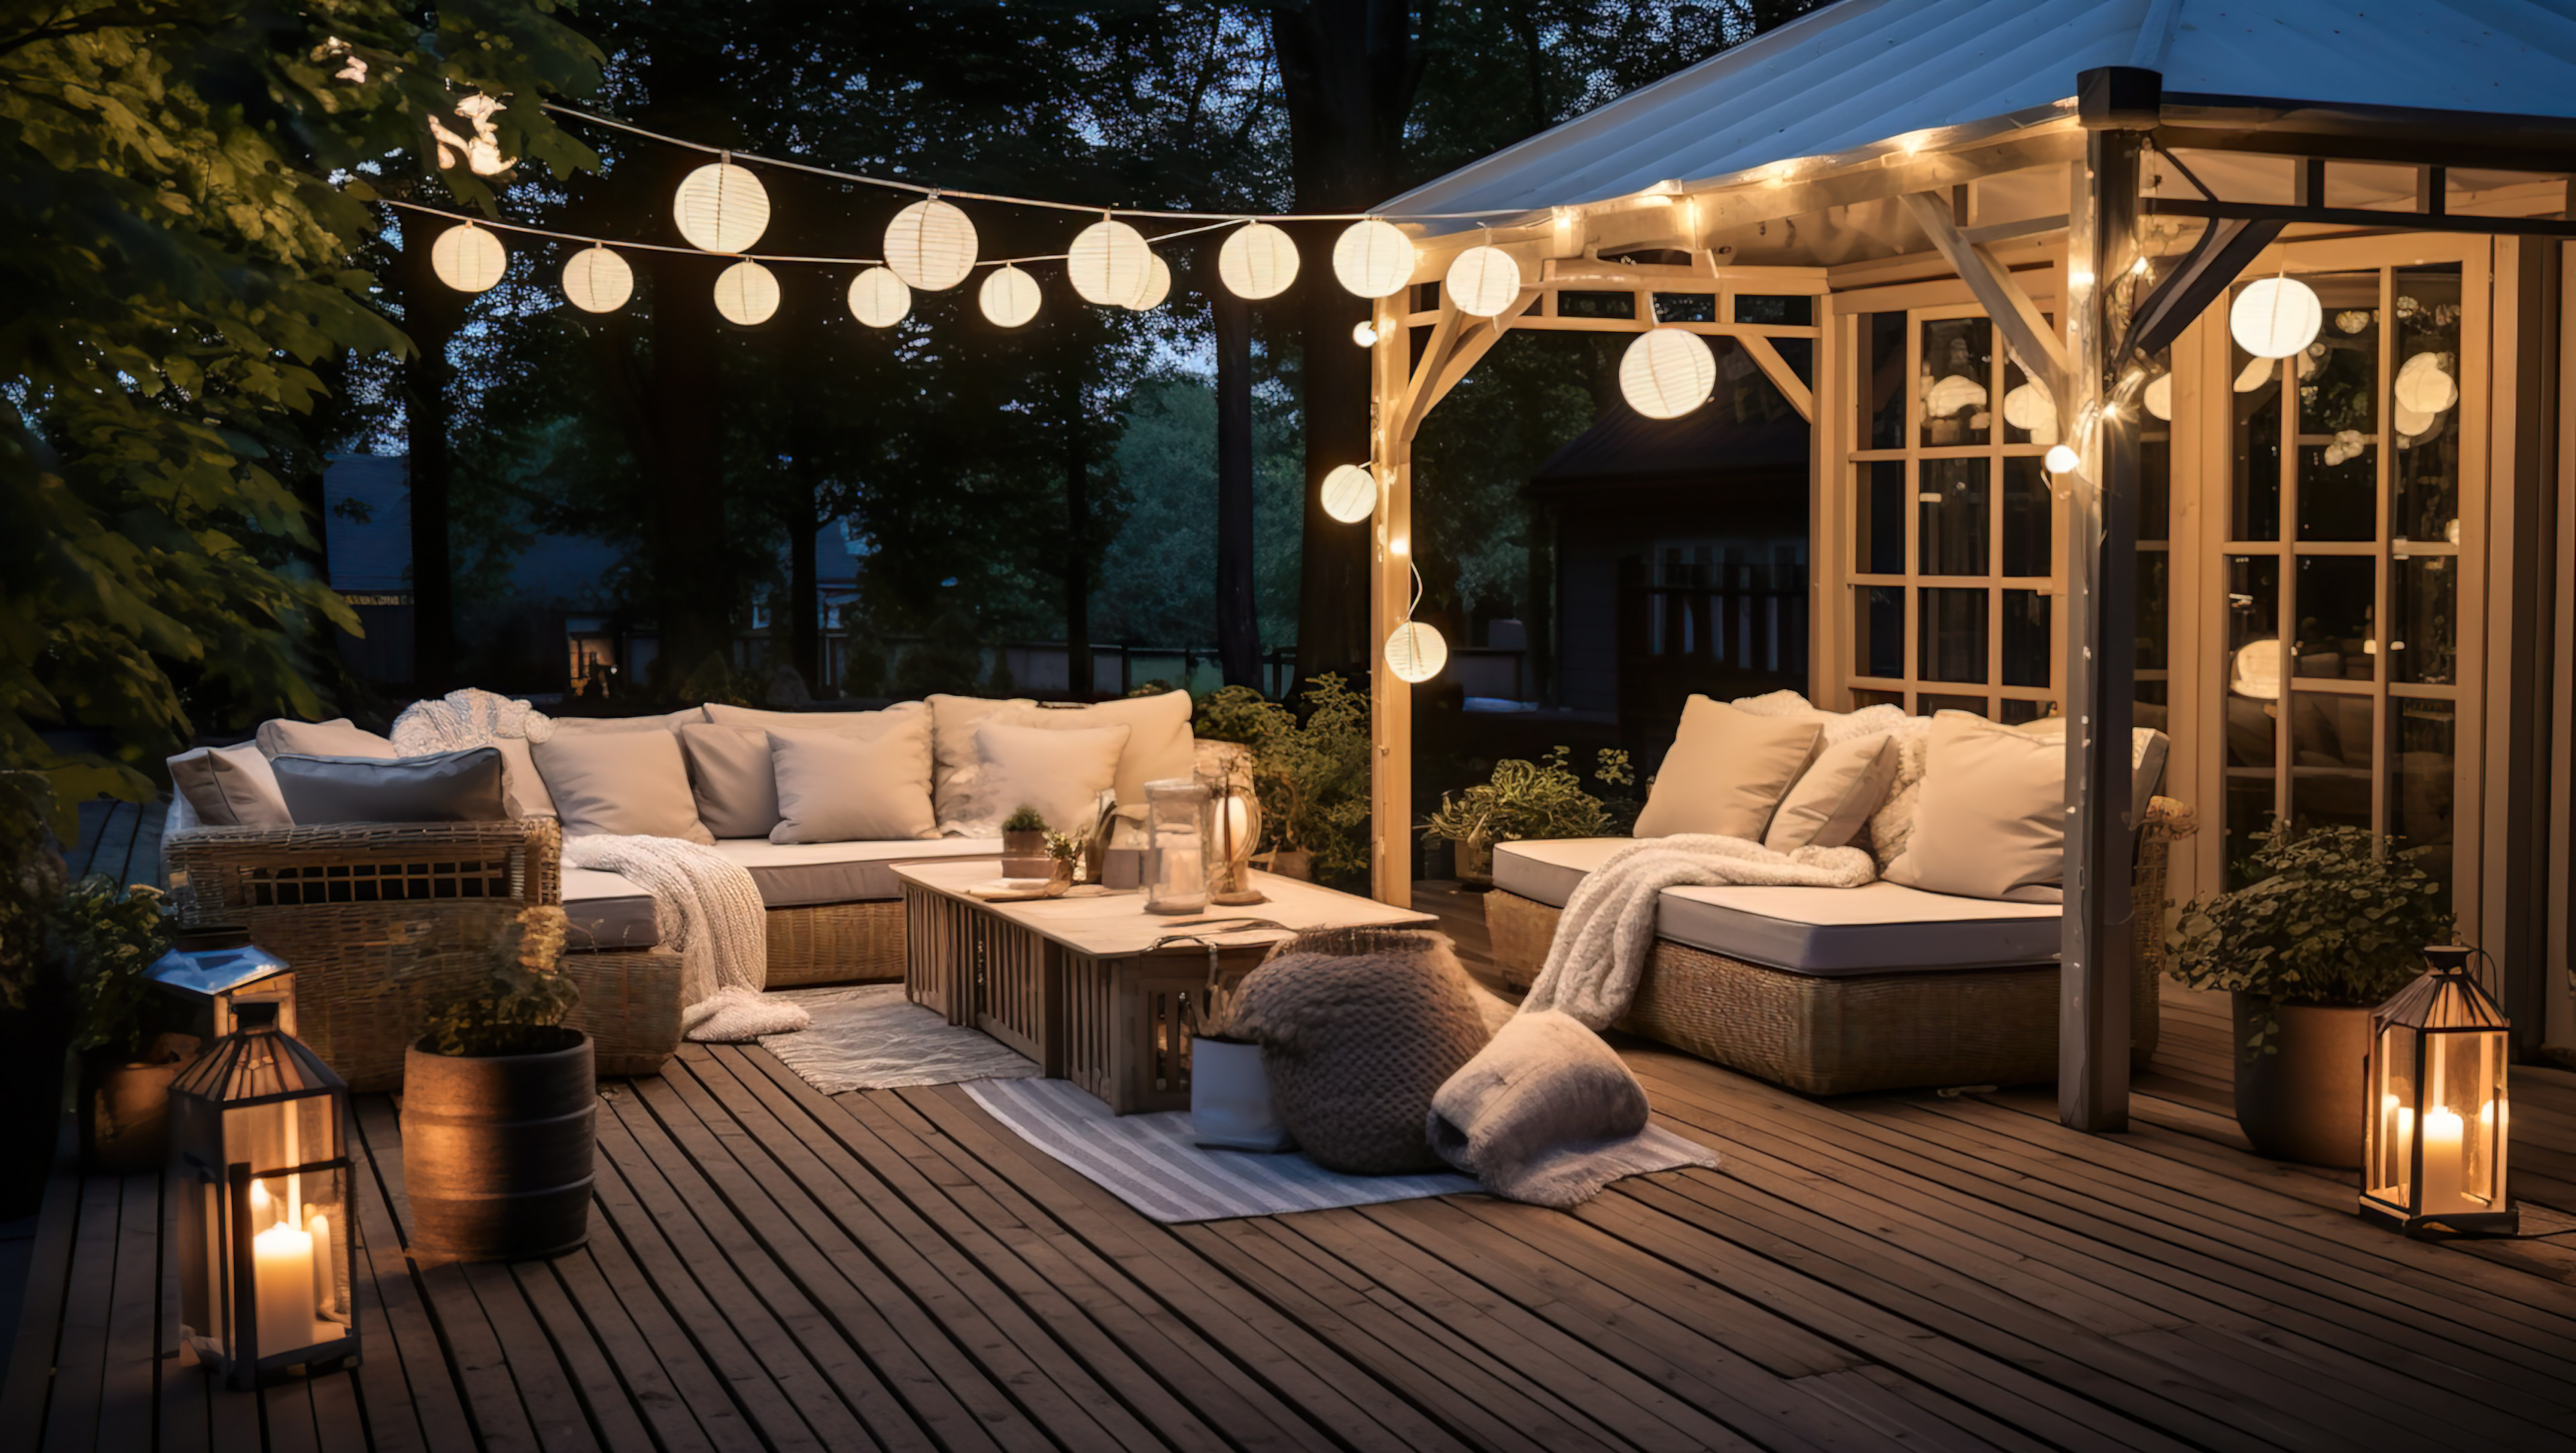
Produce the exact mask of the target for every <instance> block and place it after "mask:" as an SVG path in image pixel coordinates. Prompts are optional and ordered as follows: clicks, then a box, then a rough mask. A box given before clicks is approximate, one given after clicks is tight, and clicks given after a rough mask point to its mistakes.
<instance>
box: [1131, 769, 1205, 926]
mask: <svg viewBox="0 0 2576 1453" xmlns="http://www.w3.org/2000/svg"><path fill="white" fill-rule="evenodd" d="M1210 806H1211V804H1210V801H1209V798H1208V790H1207V789H1206V788H1205V787H1202V786H1200V785H1199V784H1198V783H1196V782H1193V781H1191V780H1190V779H1188V778H1186V777H1175V778H1172V779H1170V780H1169V781H1164V782H1148V783H1146V784H1145V833H1146V838H1145V911H1146V912H1147V913H1198V912H1202V911H1204V910H1205V909H1206V908H1207V905H1208V843H1209V840H1210V839H1211V838H1212V837H1214V836H1215V834H1214V832H1213V831H1212V830H1211V829H1212V828H1213V826H1214V824H1213V822H1212V821H1211V817H1210Z"/></svg>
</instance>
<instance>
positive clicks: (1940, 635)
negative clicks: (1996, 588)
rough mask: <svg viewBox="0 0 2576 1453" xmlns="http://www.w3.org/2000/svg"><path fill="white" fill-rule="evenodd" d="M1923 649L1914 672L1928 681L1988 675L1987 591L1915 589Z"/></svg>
mask: <svg viewBox="0 0 2576 1453" xmlns="http://www.w3.org/2000/svg"><path fill="white" fill-rule="evenodd" d="M1915 594H1916V596H1917V597H1918V600H1917V604H1916V608H1917V610H1918V612H1919V617H1918V621H1917V624H1916V627H1915V629H1916V631H1917V632H1918V633H1919V634H1918V636H1917V641H1918V644H1919V645H1920V646H1921V650H1920V651H1918V652H1917V653H1916V654H1917V656H1918V657H1919V666H1918V669H1917V670H1916V672H1915V674H1916V675H1917V676H1919V677H1921V678H1922V679H1923V680H1925V681H1974V682H1976V683H1978V684H1979V685H1983V684H1984V683H1985V679H1986V592H1985V591H1983V590H1960V589H1955V588H1950V589H1927V590H1920V591H1917V592H1915Z"/></svg>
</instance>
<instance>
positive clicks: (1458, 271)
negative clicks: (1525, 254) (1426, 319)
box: [1442, 243, 1521, 318]
mask: <svg viewBox="0 0 2576 1453" xmlns="http://www.w3.org/2000/svg"><path fill="white" fill-rule="evenodd" d="M1442 285H1443V286H1444V287H1446V288H1447V289H1448V290H1449V297H1450V299H1451V300H1452V301H1454V302H1455V303H1457V305H1458V311H1460V312H1462V313H1467V314H1471V315H1473V316H1475V317H1478V318H1491V317H1494V316H1496V315H1498V314H1500V313H1501V312H1502V311H1503V310H1504V309H1505V308H1508V307H1510V306H1511V305H1512V300H1513V299H1514V298H1517V297H1519V296H1520V295H1521V265H1520V264H1519V263H1518V262H1515V261H1513V260H1512V255H1511V254H1510V253H1508V252H1505V251H1503V250H1502V249H1501V248H1499V247H1496V246H1494V245H1492V244H1491V243H1486V244H1483V245H1481V246H1477V247H1470V248H1468V249H1467V250H1466V251H1464V252H1462V253H1459V254H1458V258H1457V260H1456V261H1454V262H1452V263H1450V264H1449V273H1448V276H1447V277H1446V278H1444V279H1442Z"/></svg>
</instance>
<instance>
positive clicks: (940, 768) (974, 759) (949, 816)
mask: <svg viewBox="0 0 2576 1453" xmlns="http://www.w3.org/2000/svg"><path fill="white" fill-rule="evenodd" d="M922 704H923V705H925V706H927V707H929V708H930V756H931V762H930V771H931V781H930V798H931V803H932V805H933V806H934V807H935V808H936V809H937V810H938V813H939V826H940V829H941V830H942V831H946V832H954V831H958V830H960V829H962V828H964V827H967V826H970V825H972V824H973V823H974V821H975V819H976V818H977V817H979V816H980V815H982V814H980V813H979V811H978V807H979V804H978V803H977V801H976V793H975V790H974V789H975V779H976V777H977V775H978V770H979V764H980V763H981V762H982V761H983V757H982V756H981V755H980V754H979V753H978V752H977V751H976V749H975V729H976V728H977V727H980V726H982V725H983V724H984V719H985V718H986V717H988V716H991V715H992V714H993V713H995V712H997V711H1005V710H1008V709H1010V708H1012V707H1020V706H1035V705H1037V703H1036V702H1035V701H1032V700H1030V699H1029V698H1028V697H1025V696H1017V697H1011V698H1008V699H1005V700H998V701H997V700H993V699H990V698H987V697H981V696H947V695H942V694H937V693H934V694H932V695H930V696H927V697H924V698H923V699H922ZM1002 811H1004V812H1008V811H1010V809H1009V808H1007V807H1005V808H1003V809H1002ZM968 836H970V837H971V836H975V834H973V833H969V834H968Z"/></svg>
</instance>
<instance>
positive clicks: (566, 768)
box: [535, 718, 716, 843]
mask: <svg viewBox="0 0 2576 1453" xmlns="http://www.w3.org/2000/svg"><path fill="white" fill-rule="evenodd" d="M646 720H656V721H658V719H653V718H646ZM558 725H560V723H558ZM535 755H536V760H537V770H538V772H540V773H542V774H543V775H544V777H545V781H546V790H547V791H549V792H551V793H553V794H554V799H555V813H556V815H557V816H559V817H561V818H562V819H563V830H564V834H565V836H567V837H588V836H592V835H595V834H603V833H614V834H619V835H623V836H637V837H675V838H685V839H687V840H688V841H690V842H693V843H712V842H714V841H715V840H716V838H715V834H714V833H711V832H709V831H707V828H706V824H704V823H702V822H700V821H698V805H697V801H696V799H695V798H693V797H691V796H690V795H689V768H688V764H687V763H686V762H684V761H683V760H682V759H681V756H680V739H679V737H678V735H677V734H676V733H674V732H672V731H667V730H665V731H636V730H630V731H575V732H563V731H558V732H556V733H555V734H554V736H553V737H552V738H551V739H550V740H547V741H542V742H539V743H537V744H536V747H535Z"/></svg>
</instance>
